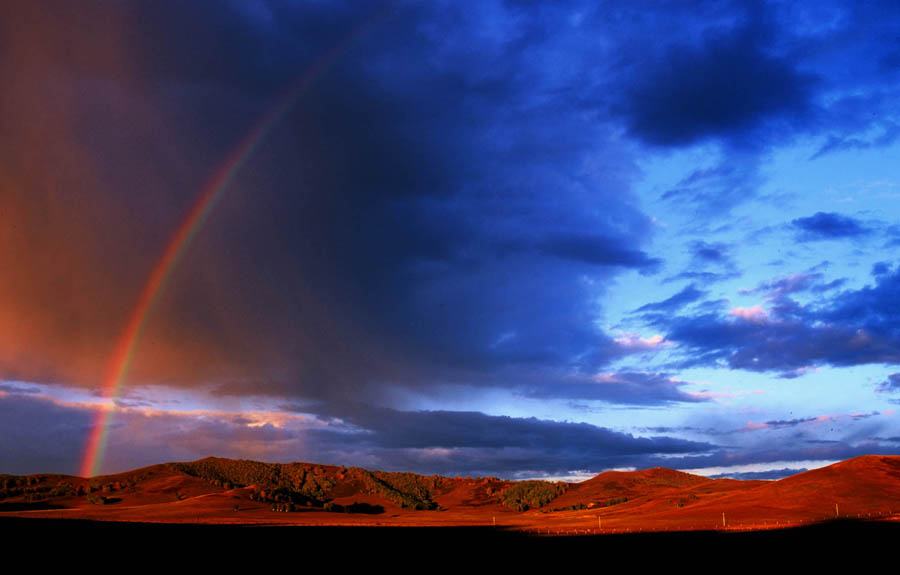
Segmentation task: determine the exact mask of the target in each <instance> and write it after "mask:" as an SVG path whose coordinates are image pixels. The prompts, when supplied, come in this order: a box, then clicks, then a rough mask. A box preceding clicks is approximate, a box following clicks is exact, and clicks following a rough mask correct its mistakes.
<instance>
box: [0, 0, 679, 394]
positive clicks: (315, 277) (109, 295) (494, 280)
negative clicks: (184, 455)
mask: <svg viewBox="0 0 900 575" xmlns="http://www.w3.org/2000/svg"><path fill="white" fill-rule="evenodd" d="M382 8H383V6H378V5H375V6H372V7H371V8H368V7H367V8H358V7H357V8H354V9H349V8H348V7H346V6H345V7H341V6H335V5H306V4H300V5H294V4H290V5H282V4H272V5H269V6H268V10H262V11H253V13H252V14H250V15H248V14H247V9H246V7H236V6H233V5H232V4H231V3H225V4H222V3H203V2H199V3H198V4H196V5H192V6H191V7H190V8H187V9H185V10H184V11H179V12H178V13H171V12H170V11H168V10H164V9H162V8H160V7H159V6H157V5H156V4H154V3H128V4H121V5H118V4H117V5H115V6H112V7H105V8H104V7H101V6H95V5H93V4H88V5H85V6H84V7H83V8H82V9H80V10H69V9H67V10H64V11H62V12H59V13H56V12H54V11H46V10H45V11H42V10H37V9H26V8H23V9H22V10H24V11H25V12H27V14H25V13H22V14H13V15H10V16H11V17H9V18H0V21H2V22H5V23H7V24H8V23H9V22H12V21H16V22H19V24H17V25H16V26H15V27H11V25H6V26H3V25H2V24H0V26H3V29H2V31H0V34H3V35H4V37H9V38H10V43H9V45H10V46H14V47H15V51H14V53H13V52H4V56H2V57H0V58H3V60H2V62H0V70H3V72H2V74H3V75H2V76H0V80H5V81H3V84H4V85H7V86H10V89H9V90H6V91H5V94H4V106H2V107H0V110H4V111H5V112H0V123H2V125H3V126H4V133H6V134H7V136H8V137H6V138H4V139H3V142H2V143H0V152H2V154H3V155H4V157H6V158H8V161H7V162H5V163H4V168H3V170H2V171H0V190H3V191H2V192H0V193H2V198H0V205H3V206H4V208H3V209H4V214H3V217H4V221H7V222H12V223H13V225H10V226H6V225H5V226H2V227H0V267H2V268H3V269H15V272H14V273H13V274H6V273H4V274H3V275H2V277H0V377H5V378H16V379H21V380H24V381H39V382H48V383H63V384H76V385H82V386H86V387H93V386H97V385H98V383H97V382H99V381H101V380H102V379H103V377H104V374H105V373H106V371H107V363H108V361H109V358H110V357H111V356H112V355H113V353H114V350H115V346H116V343H117V341H118V340H119V338H120V335H121V334H122V332H123V329H124V326H125V325H126V323H127V320H128V318H129V315H130V313H131V312H132V310H133V309H134V306H135V302H136V301H137V298H138V296H139V294H140V293H141V289H142V288H143V286H144V284H145V282H146V281H147V278H148V275H149V273H150V271H151V270H152V268H153V266H154V264H155V263H156V262H157V261H158V260H159V258H160V256H161V254H162V253H163V251H164V250H165V247H166V245H167V243H168V242H169V241H170V239H171V235H172V233H173V230H175V229H176V228H177V226H178V224H179V222H180V221H181V220H182V219H183V218H184V217H185V215H186V214H187V213H188V212H189V209H190V207H191V205H192V203H193V202H194V199H195V198H196V197H197V195H198V193H199V192H200V191H201V190H202V189H203V187H204V186H205V185H206V182H207V181H208V180H209V178H210V176H211V175H212V174H213V173H215V172H216V171H217V170H219V169H221V166H222V163H223V161H224V160H225V158H227V157H228V156H229V154H230V152H231V149H232V148H233V147H235V146H236V145H237V144H238V143H240V142H241V141H243V140H244V138H245V136H246V134H247V133H248V132H249V131H250V130H251V129H252V127H253V126H254V125H255V123H256V122H258V121H259V119H260V118H262V117H264V116H265V114H266V113H267V112H268V111H270V110H271V109H272V106H273V103H274V102H277V101H278V100H279V98H281V97H282V95H283V94H284V93H285V90H286V89H287V88H288V87H289V86H290V85H291V84H292V83H293V82H294V81H296V80H297V79H298V78H301V77H304V76H303V75H304V74H312V75H311V76H309V78H310V80H309V81H308V83H307V84H306V85H305V90H304V91H303V92H302V95H301V96H300V98H299V99H298V100H297V101H296V103H295V104H294V106H293V107H292V108H291V109H290V110H289V111H288V112H287V113H285V114H284V115H283V116H281V117H280V118H279V121H278V122H277V123H276V124H274V125H273V126H271V129H270V130H269V131H268V132H267V136H266V138H265V139H264V140H263V141H261V142H260V144H259V145H258V146H256V147H255V149H254V153H253V154H251V155H250V156H248V157H247V158H246V159H245V162H244V163H243V164H242V167H241V169H240V170H239V171H238V172H237V173H236V175H235V176H234V178H233V179H232V180H231V183H230V184H229V187H228V188H227V189H226V191H225V192H224V194H223V195H222V197H221V199H220V200H219V202H218V203H217V204H216V207H215V208H214V210H213V211H212V212H211V213H210V215H209V218H208V219H207V220H206V221H205V223H204V224H203V225H202V226H201V227H199V228H197V230H196V234H195V235H194V236H193V240H192V242H191V244H190V245H189V246H188V247H187V248H186V249H185V250H184V252H183V254H182V257H181V259H180V260H179V262H178V263H177V265H176V266H175V267H174V268H173V269H172V271H171V276H170V278H169V281H168V282H167V283H166V285H165V289H164V290H163V292H162V293H161V295H160V298H159V300H158V301H157V302H156V303H155V304H154V306H153V309H152V312H151V314H150V316H149V317H148V320H147V323H146V326H145V329H144V332H143V335H142V337H141V339H140V342H139V345H138V347H137V348H136V350H135V356H134V362H133V364H132V365H131V368H130V371H129V373H128V376H127V377H128V381H129V383H131V384H165V385H171V386H183V387H196V388H207V387H211V386H212V387H216V388H217V389H219V390H220V391H222V392H223V393H224V392H226V391H227V392H229V393H232V394H236V395H241V394H265V395H280V396H291V397H318V398H338V399H340V398H344V397H348V396H356V395H357V394H359V393H362V390H363V389H370V390H372V391H371V393H372V396H373V397H380V395H381V394H379V392H378V390H377V388H378V386H381V385H383V384H384V383H385V382H391V384H392V385H404V386H407V387H411V388H419V389H425V388H428V387H430V386H432V385H434V384H435V382H445V381H447V380H450V379H453V380H457V381H458V380H460V379H462V376H461V374H473V373H474V374H476V375H473V376H471V377H470V380H471V381H478V382H484V383H485V384H487V385H496V384H498V383H501V384H502V381H500V378H501V376H500V374H501V372H502V373H503V374H507V373H509V371H510V370H514V369H515V368H516V367H517V366H522V365H526V364H527V365H530V366H534V367H536V368H539V369H541V370H543V371H544V372H554V373H555V374H557V375H559V374H564V373H567V372H571V371H576V372H578V371H580V370H587V371H594V370H596V369H598V368H600V367H602V366H603V365H605V364H607V363H609V362H610V361H611V360H612V359H614V358H616V357H620V356H621V354H622V353H623V350H621V349H620V348H619V346H618V345H617V344H615V343H614V342H612V341H611V338H610V337H608V335H607V334H605V333H603V332H602V330H600V329H598V328H597V327H596V322H595V318H596V315H597V314H598V313H599V310H598V309H597V301H598V299H597V294H598V292H602V291H603V290H604V289H606V287H607V286H608V285H610V281H611V280H612V279H613V278H614V276H615V275H616V274H618V273H621V272H623V271H624V270H627V269H636V270H638V271H639V272H641V273H653V272H654V271H656V270H657V269H658V268H659V267H660V265H661V263H662V262H661V260H660V258H658V257H657V256H655V255H653V254H650V253H648V252H647V251H645V250H644V249H642V245H643V243H644V242H646V241H648V240H649V238H650V236H651V229H652V225H651V221H650V219H649V218H648V217H647V216H646V215H645V214H644V213H643V212H642V211H641V209H640V204H639V202H638V200H637V198H636V196H635V195H634V194H633V192H632V191H631V189H630V185H631V182H632V179H633V177H634V175H635V174H636V173H637V168H636V165H635V163H634V159H633V157H632V156H631V155H630V152H629V151H628V148H627V146H623V145H621V144H622V143H623V141H622V138H623V136H622V135H621V131H620V130H618V129H617V128H616V126H614V125H612V124H610V123H608V122H593V121H591V122H585V116H584V110H583V109H581V108H579V107H578V106H573V105H572V101H573V99H572V95H571V94H568V93H565V92H562V91H560V88H562V87H564V85H568V83H569V82H570V81H572V80H573V78H568V77H567V78H561V77H560V76H559V75H558V70H559V66H558V65H557V64H558V58H559V55H560V54H561V53H568V52H569V46H568V44H567V42H566V40H565V38H564V37H562V36H560V35H558V34H555V33H549V31H553V30H556V29H557V28H558V26H560V25H563V24H565V25H566V26H569V24H568V20H569V16H570V15H569V14H568V13H567V11H566V10H559V11H555V10H551V9H548V10H547V11H541V10H532V9H523V10H522V11H521V13H520V11H519V10H518V9H515V8H513V7H509V6H504V5H501V4H496V5H485V6H483V7H479V8H477V9H474V8H471V7H469V6H466V7H463V6H453V5H445V6H439V5H433V6H432V5H427V6H425V5H422V6H396V7H394V8H393V9H391V10H386V9H385V10H383V9H382ZM269 15H271V17H269ZM12 16H15V17H12ZM19 16H21V17H19ZM70 16H71V18H72V19H71V20H69V19H67V18H68V17H70ZM519 16H521V18H520V17H519ZM447 22H458V23H460V25H458V26H456V25H454V26H449V27H448V26H447ZM448 31H449V32H448ZM159 38H166V42H164V43H162V44H160V42H158V39H159ZM298 38H300V39H302V41H301V40H298ZM523 43H524V44H523ZM525 45H527V46H528V49H527V50H522V46H525ZM336 48H339V49H337V51H336V52H335V51H334V50H335V49H336ZM584 49H585V53H584V54H582V56H581V57H582V58H583V60H582V61H581V64H579V66H580V67H581V68H584V67H585V66H587V65H588V63H590V62H593V61H594V60H593V59H592V58H591V57H590V56H591V55H590V53H589V52H590V49H591V46H590V44H585V45H584ZM476 53H477V54H478V57H474V54H476ZM329 54H331V55H332V56H333V58H332V57H331V56H328V55H329ZM326 64H327V65H326ZM313 71H314V73H313ZM26 118H27V119H26ZM186 158H189V159H190V160H189V161H188V160H186ZM48 162H49V163H50V164H52V169H45V167H46V166H47V165H48ZM123 190H128V192H127V193H125V192H123ZM601 205H602V206H603V209H602V210H599V209H597V206H601ZM135 214H141V217H140V218H136V217H135ZM35 230H40V233H35ZM23 254H27V257H23ZM536 310H540V312H539V313H535V311H536ZM506 333H515V334H516V337H515V338H511V339H508V340H505V341H504V343H503V345H494V344H495V343H496V342H497V341H498V339H499V338H500V337H501V335H502V334H506Z"/></svg>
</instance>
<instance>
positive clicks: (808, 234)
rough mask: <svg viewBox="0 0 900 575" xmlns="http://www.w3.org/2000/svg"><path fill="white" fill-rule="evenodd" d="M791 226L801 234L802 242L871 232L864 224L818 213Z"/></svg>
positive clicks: (855, 220) (863, 234) (850, 236)
mask: <svg viewBox="0 0 900 575" xmlns="http://www.w3.org/2000/svg"><path fill="white" fill-rule="evenodd" d="M791 225H793V226H794V228H795V229H796V230H797V231H798V232H799V234H798V239H799V240H800V241H806V242H809V241H816V240H828V239H838V238H854V237H860V236H865V235H868V234H870V233H871V230H870V229H869V228H867V227H866V226H865V225H863V223H862V222H860V221H859V220H857V219H855V218H851V217H849V216H844V215H841V214H836V213H825V212H816V213H815V214H814V215H812V216H809V217H807V218H797V219H795V220H793V221H792V222H791Z"/></svg>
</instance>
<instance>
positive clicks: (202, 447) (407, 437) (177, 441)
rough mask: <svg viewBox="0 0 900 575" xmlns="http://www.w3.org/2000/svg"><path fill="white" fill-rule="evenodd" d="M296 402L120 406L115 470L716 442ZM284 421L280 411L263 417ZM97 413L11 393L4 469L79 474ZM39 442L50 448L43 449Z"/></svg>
mask: <svg viewBox="0 0 900 575" xmlns="http://www.w3.org/2000/svg"><path fill="white" fill-rule="evenodd" d="M288 409H297V410H299V411H300V412H301V415H295V416H292V418H293V419H291V420H288V421H284V422H282V423H280V424H279V425H277V426H276V425H273V424H271V423H269V422H266V421H260V419H259V417H260V414H258V413H254V412H251V413H248V414H245V415H244V414H240V413H224V412H210V411H205V412H198V413H192V412H164V411H158V410H152V409H151V410H144V409H140V408H137V409H127V408H126V409H120V410H118V411H117V412H116V414H115V416H114V418H113V423H112V427H111V433H110V442H109V446H108V449H107V451H106V456H105V462H106V463H105V466H104V469H106V470H124V469H133V468H137V467H141V466H145V465H150V464H156V463H161V462H165V461H173V460H192V459H199V458H201V457H206V456H208V455H211V454H214V455H218V456H222V457H233V458H249V459H255V460H261V461H281V462H286V461H294V460H297V459H298V457H299V458H301V459H302V460H303V461H311V462H317V463H330V464H335V465H359V466H364V467H369V468H370V469H385V470H395V471H418V472H422V473H447V474H454V475H455V474H467V475H474V474H492V475H497V474H499V475H503V476H505V477H513V476H516V474H518V473H520V472H531V473H539V474H543V473H566V472H570V471H572V470H576V469H579V470H583V469H592V470H596V471H598V472H599V471H601V470H603V469H608V468H610V467H616V466H621V465H635V464H637V465H640V462H641V461H642V460H643V459H644V458H647V457H656V456H659V455H663V454H668V455H675V454H682V455H683V454H697V453H704V452H706V451H708V450H710V449H714V448H715V447H714V446H713V445H711V444H708V443H704V442H696V441H687V440H683V439H678V438H673V437H665V436H653V437H635V436H633V435H630V434H627V433H620V432H616V431H613V430H610V429H607V428H603V427H598V426H595V425H590V424H587V423H572V422H557V421H549V420H541V419H536V418H517V417H502V416H493V415H486V414H484V413H480V412H463V411H399V410H393V409H383V408H375V407H372V406H367V405H362V404H318V405H315V406H302V407H297V408H288ZM310 413H314V414H315V417H310V416H308V414H310ZM282 415H283V414H282ZM278 416H279V412H273V413H269V414H263V417H269V418H277V417H278ZM93 417H94V414H93V411H91V410H89V409H86V408H84V407H82V406H78V405H67V404H62V403H59V402H56V401H54V400H51V399H49V398H47V397H46V396H33V395H26V394H8V395H0V431H2V433H0V473H16V474H25V473H38V472H63V473H76V472H77V469H78V466H79V463H80V461H79V459H80V456H81V453H82V450H83V448H84V445H85V440H86V438H87V435H88V433H89V432H90V430H91V424H92V420H93ZM37 445H40V446H41V448H40V449H35V446H37Z"/></svg>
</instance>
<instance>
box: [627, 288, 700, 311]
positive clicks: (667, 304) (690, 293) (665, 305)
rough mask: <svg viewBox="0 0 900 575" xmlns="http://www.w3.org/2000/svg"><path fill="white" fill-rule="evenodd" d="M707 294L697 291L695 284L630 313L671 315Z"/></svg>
mask: <svg viewBox="0 0 900 575" xmlns="http://www.w3.org/2000/svg"><path fill="white" fill-rule="evenodd" d="M706 293H707V292H705V291H703V290H700V289H697V286H696V284H690V285H687V286H685V287H684V289H682V290H681V291H680V292H678V293H676V294H674V295H672V296H670V297H668V298H666V299H664V300H662V301H657V302H651V303H647V304H644V305H642V306H641V307H639V308H637V309H636V310H634V311H633V312H632V313H647V312H662V313H671V312H675V311H678V310H680V309H681V308H683V307H684V306H686V305H688V304H691V303H693V302H695V301H697V300H700V299H702V298H703V297H704V296H705V295H706Z"/></svg>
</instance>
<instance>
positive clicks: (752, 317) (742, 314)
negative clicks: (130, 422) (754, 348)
mask: <svg viewBox="0 0 900 575" xmlns="http://www.w3.org/2000/svg"><path fill="white" fill-rule="evenodd" d="M728 315H733V316H735V317H739V318H741V319H743V320H744V321H748V322H750V323H764V322H765V321H766V318H767V317H768V315H769V314H768V313H766V310H764V309H763V308H762V306H759V305H755V306H753V307H749V308H744V307H736V308H733V309H732V310H731V311H729V312H728Z"/></svg>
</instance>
